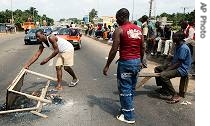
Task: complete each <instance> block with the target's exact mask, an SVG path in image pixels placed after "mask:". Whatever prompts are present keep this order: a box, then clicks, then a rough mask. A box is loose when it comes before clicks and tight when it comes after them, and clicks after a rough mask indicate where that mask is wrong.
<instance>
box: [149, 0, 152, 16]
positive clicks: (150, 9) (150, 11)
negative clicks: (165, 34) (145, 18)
mask: <svg viewBox="0 0 210 126" xmlns="http://www.w3.org/2000/svg"><path fill="white" fill-rule="evenodd" d="M152 2H153V0H150V6H149V20H150V19H151V13H152Z"/></svg>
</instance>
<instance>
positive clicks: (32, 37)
mask: <svg viewBox="0 0 210 126" xmlns="http://www.w3.org/2000/svg"><path fill="white" fill-rule="evenodd" d="M37 30H38V29H35V28H34V29H30V30H29V31H28V32H27V34H26V35H25V37H24V42H25V45H31V44H38V43H39V42H38V41H37V38H36V31H37Z"/></svg>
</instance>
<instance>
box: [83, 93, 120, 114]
mask: <svg viewBox="0 0 210 126" xmlns="http://www.w3.org/2000/svg"><path fill="white" fill-rule="evenodd" d="M87 97H88V98H89V99H90V100H88V105H89V106H90V107H93V106H94V105H97V106H99V107H100V108H101V109H102V110H103V111H105V112H107V113H109V114H110V115H113V116H116V115H117V114H119V109H120V106H119V105H118V104H117V103H116V102H119V100H114V99H111V98H103V97H102V98H100V97H96V96H93V95H88V96H87Z"/></svg>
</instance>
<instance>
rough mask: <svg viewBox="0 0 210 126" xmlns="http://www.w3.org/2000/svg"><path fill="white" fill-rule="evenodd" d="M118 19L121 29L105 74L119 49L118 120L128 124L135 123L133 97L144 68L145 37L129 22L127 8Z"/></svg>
mask: <svg viewBox="0 0 210 126" xmlns="http://www.w3.org/2000/svg"><path fill="white" fill-rule="evenodd" d="M116 19H117V23H118V24H119V26H120V27H119V28H117V29H116V30H115V31H114V33H113V44H112V48H111V50H110V52H109V57H108V60H107V63H106V65H105V67H104V69H103V74H104V75H107V72H108V69H109V66H110V64H111V62H112V61H113V59H114V58H115V56H116V53H117V51H118V49H119V55H120V58H119V60H118V68H117V82H118V90H119V97H120V104H121V113H120V114H119V115H118V116H117V119H118V120H120V121H123V122H126V123H135V117H134V103H133V97H134V92H135V87H136V83H137V79H138V72H140V69H141V67H142V64H141V61H142V58H143V56H144V37H143V34H142V30H141V28H139V27H138V26H136V25H135V24H132V23H131V22H129V11H128V10H127V9H126V8H122V9H120V10H118V11H117V13H116Z"/></svg>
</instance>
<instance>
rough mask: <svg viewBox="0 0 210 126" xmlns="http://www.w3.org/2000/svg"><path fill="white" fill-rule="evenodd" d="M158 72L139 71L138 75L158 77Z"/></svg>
mask: <svg viewBox="0 0 210 126" xmlns="http://www.w3.org/2000/svg"><path fill="white" fill-rule="evenodd" d="M159 76H160V73H141V72H140V73H139V77H159Z"/></svg>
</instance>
